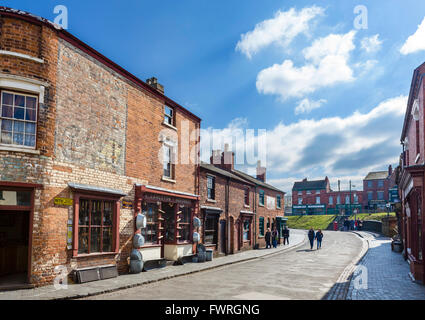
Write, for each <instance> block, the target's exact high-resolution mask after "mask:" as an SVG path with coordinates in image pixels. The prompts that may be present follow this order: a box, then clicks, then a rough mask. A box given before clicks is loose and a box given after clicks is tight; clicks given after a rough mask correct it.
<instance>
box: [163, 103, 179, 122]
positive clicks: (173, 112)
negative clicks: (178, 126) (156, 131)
mask: <svg viewBox="0 0 425 320" xmlns="http://www.w3.org/2000/svg"><path fill="white" fill-rule="evenodd" d="M167 108H168V109H170V110H171V116H170V115H168V114H167V112H166V110H167ZM175 115H176V113H175V109H174V108H173V107H170V106H169V105H166V104H164V121H163V122H164V123H165V124H166V125H169V126H173V127H174V126H175ZM166 119H168V120H169V121H171V123H169V122H168V121H167V120H166Z"/></svg>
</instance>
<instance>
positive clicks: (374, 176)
mask: <svg viewBox="0 0 425 320" xmlns="http://www.w3.org/2000/svg"><path fill="white" fill-rule="evenodd" d="M387 178H388V171H372V172H369V173H368V174H367V176H366V178H364V179H363V180H382V179H387Z"/></svg>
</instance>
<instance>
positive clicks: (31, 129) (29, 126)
mask: <svg viewBox="0 0 425 320" xmlns="http://www.w3.org/2000/svg"><path fill="white" fill-rule="evenodd" d="M25 133H31V134H35V123H30V122H27V123H25Z"/></svg>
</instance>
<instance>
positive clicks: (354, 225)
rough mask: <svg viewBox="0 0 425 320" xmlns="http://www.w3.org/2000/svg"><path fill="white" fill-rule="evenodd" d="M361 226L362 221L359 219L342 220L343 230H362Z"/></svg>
mask: <svg viewBox="0 0 425 320" xmlns="http://www.w3.org/2000/svg"><path fill="white" fill-rule="evenodd" d="M362 227H363V221H362V220H360V219H357V220H348V219H345V220H344V231H350V230H362Z"/></svg>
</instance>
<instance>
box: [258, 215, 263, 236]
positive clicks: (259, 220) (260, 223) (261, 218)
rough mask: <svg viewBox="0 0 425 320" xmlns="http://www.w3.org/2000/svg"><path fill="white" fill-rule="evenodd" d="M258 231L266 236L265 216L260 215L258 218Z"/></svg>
mask: <svg viewBox="0 0 425 320" xmlns="http://www.w3.org/2000/svg"><path fill="white" fill-rule="evenodd" d="M258 225H259V226H258V232H259V233H260V237H264V217H260V218H259V219H258Z"/></svg>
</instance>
